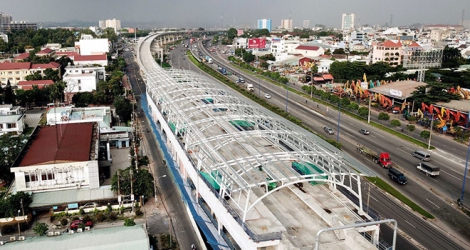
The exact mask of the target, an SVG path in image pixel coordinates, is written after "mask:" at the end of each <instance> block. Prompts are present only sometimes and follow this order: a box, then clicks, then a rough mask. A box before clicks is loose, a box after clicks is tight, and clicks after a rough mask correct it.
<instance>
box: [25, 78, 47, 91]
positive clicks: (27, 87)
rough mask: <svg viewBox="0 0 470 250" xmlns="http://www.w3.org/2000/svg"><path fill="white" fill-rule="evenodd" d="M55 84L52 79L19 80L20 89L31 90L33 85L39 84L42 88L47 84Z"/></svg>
mask: <svg viewBox="0 0 470 250" xmlns="http://www.w3.org/2000/svg"><path fill="white" fill-rule="evenodd" d="M52 84H54V82H53V81H52V80H33V81H20V82H18V89H22V90H31V89H33V86H37V87H38V88H40V89H42V88H44V87H46V86H50V85H52Z"/></svg>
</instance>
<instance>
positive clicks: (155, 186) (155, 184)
mask: <svg viewBox="0 0 470 250" xmlns="http://www.w3.org/2000/svg"><path fill="white" fill-rule="evenodd" d="M165 177H166V174H165V175H162V176H160V177H158V178H157V179H156V180H155V181H154V182H153V183H154V189H155V190H154V192H155V203H157V201H158V197H157V181H158V180H160V178H165Z"/></svg>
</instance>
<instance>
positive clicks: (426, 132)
mask: <svg viewBox="0 0 470 250" xmlns="http://www.w3.org/2000/svg"><path fill="white" fill-rule="evenodd" d="M429 136H431V133H430V132H429V131H428V130H423V131H421V133H420V134H419V137H421V138H424V139H426V140H427V139H429Z"/></svg>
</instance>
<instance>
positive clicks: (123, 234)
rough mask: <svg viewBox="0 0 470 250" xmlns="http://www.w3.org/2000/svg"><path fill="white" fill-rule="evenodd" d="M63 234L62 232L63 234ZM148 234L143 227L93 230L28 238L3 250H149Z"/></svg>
mask: <svg viewBox="0 0 470 250" xmlns="http://www.w3.org/2000/svg"><path fill="white" fill-rule="evenodd" d="M61 233H62V232H61ZM149 248H150V243H149V239H148V236H147V232H146V231H145V229H144V228H143V225H135V226H133V227H125V226H118V227H109V228H99V229H93V228H92V229H91V230H90V231H84V232H82V233H74V234H62V235H58V236H52V237H46V236H41V237H26V239H25V240H24V241H16V242H13V243H8V244H5V245H3V246H2V249H35V250H43V249H44V250H46V249H47V250H48V249H69V250H73V249H93V250H127V249H129V250H134V249H135V250H148V249H149Z"/></svg>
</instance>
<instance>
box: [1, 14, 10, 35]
mask: <svg viewBox="0 0 470 250" xmlns="http://www.w3.org/2000/svg"><path fill="white" fill-rule="evenodd" d="M12 21H13V17H12V16H11V15H8V14H4V13H2V12H0V32H4V30H3V24H9V23H11V22H12Z"/></svg>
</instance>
